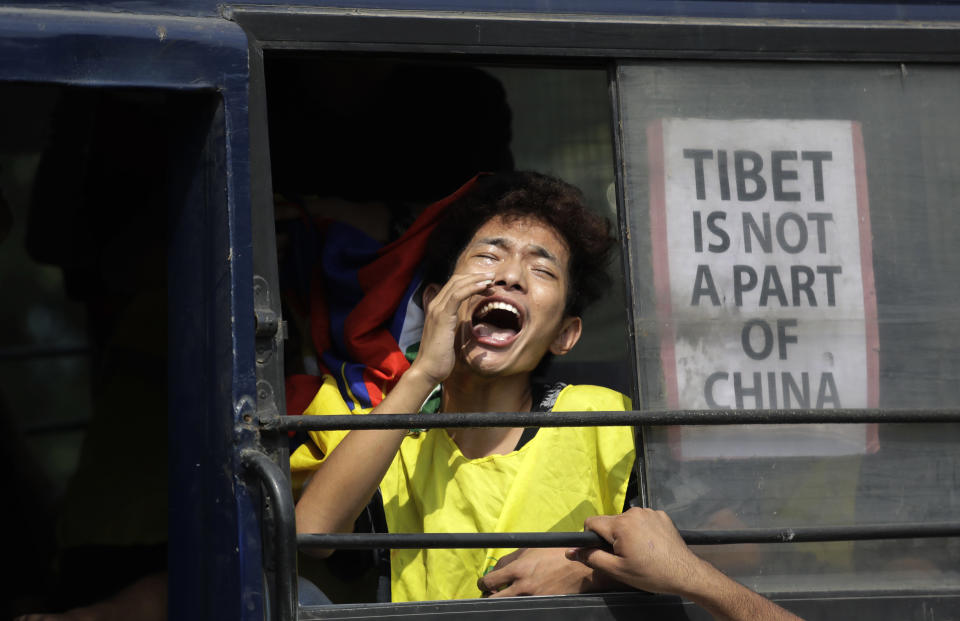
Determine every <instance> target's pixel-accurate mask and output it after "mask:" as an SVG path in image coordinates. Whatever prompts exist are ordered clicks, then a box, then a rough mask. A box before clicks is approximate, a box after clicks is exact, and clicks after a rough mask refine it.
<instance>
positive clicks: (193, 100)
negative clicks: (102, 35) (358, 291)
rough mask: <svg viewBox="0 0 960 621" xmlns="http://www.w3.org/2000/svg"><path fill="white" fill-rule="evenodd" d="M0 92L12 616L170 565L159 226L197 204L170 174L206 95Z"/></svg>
mask: <svg viewBox="0 0 960 621" xmlns="http://www.w3.org/2000/svg"><path fill="white" fill-rule="evenodd" d="M0 96H2V97H3V99H4V101H7V102H8V103H10V106H8V107H7V108H6V109H5V113H4V115H3V116H2V117H0V123H2V131H0V190H2V200H0V238H2V241H0V280H2V282H3V283H4V290H5V296H4V304H3V309H2V311H0V314H2V317H3V321H0V325H2V328H0V329H2V332H3V336H2V341H0V376H2V377H3V382H2V384H0V418H2V425H3V428H4V433H3V437H4V446H5V449H4V450H3V451H2V455H3V458H4V465H5V472H6V473H7V474H8V476H9V478H10V479H11V481H12V487H13V493H14V497H15V498H17V502H15V503H13V504H12V505H11V508H10V510H9V511H7V512H6V515H5V519H6V520H7V521H6V522H5V524H6V525H7V526H8V528H9V529H11V530H10V531H9V532H14V533H16V536H14V537H12V538H11V541H10V546H11V551H10V558H11V560H13V561H15V564H16V565H17V567H18V568H19V569H18V571H17V572H16V575H15V576H13V578H12V580H15V581H16V582H14V583H13V590H12V591H11V593H15V594H16V595H17V598H16V600H12V601H11V602H10V605H11V608H4V611H5V612H7V613H8V614H7V616H13V615H17V614H24V613H33V612H38V611H56V610H65V609H70V608H74V607H77V606H84V605H89V604H91V603H94V602H98V601H102V600H103V599H105V598H107V597H109V596H112V595H114V594H115V593H116V592H118V591H119V590H120V589H122V588H124V587H127V586H129V585H130V584H132V583H134V582H136V581H137V580H139V579H140V578H142V577H145V576H148V575H151V574H153V575H160V574H162V572H164V571H165V570H166V566H167V565H166V562H167V561H166V559H167V540H168V538H167V515H168V509H169V507H168V494H167V492H168V481H167V465H168V459H167V447H168V442H167V424H168V417H167V403H168V399H167V389H168V382H167V335H168V331H167V319H168V309H167V299H168V298H167V293H168V278H167V276H168V275H167V258H168V249H167V223H168V220H169V219H171V218H172V217H176V216H171V213H170V212H171V211H172V210H174V209H183V210H184V212H185V213H187V212H189V213H190V216H189V217H196V213H198V212H199V211H200V210H199V209H196V210H193V211H191V208H193V207H197V205H194V204H191V203H190V202H189V201H188V200H186V199H185V198H184V196H183V192H185V189H184V184H182V183H181V181H182V178H183V176H182V174H181V173H184V171H186V173H185V174H188V175H192V174H194V173H195V171H196V168H195V167H196V166H197V159H198V158H196V157H195V156H196V154H197V153H196V149H193V150H191V149H185V148H181V147H183V145H184V143H185V142H187V140H186V139H185V138H184V137H185V136H187V135H188V134H190V140H191V141H192V142H191V143H190V144H191V145H192V146H194V147H195V146H196V143H199V142H200V141H201V140H202V136H203V134H202V132H199V134H200V135H199V136H195V135H193V134H192V132H194V131H195V130H196V129H197V128H198V127H201V126H203V127H205V125H204V122H205V121H206V122H209V118H208V116H205V115H208V114H209V112H210V111H211V110H212V109H213V108H214V106H215V103H216V100H215V97H213V96H211V95H210V94H206V93H205V94H197V93H171V92H166V91H161V90H149V91H148V90H137V89H123V90H120V89H95V88H73V87H51V86H33V85H13V84H5V85H3V86H2V87H0ZM174 286H175V283H174ZM5 603H6V602H5Z"/></svg>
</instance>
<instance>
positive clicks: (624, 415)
mask: <svg viewBox="0 0 960 621" xmlns="http://www.w3.org/2000/svg"><path fill="white" fill-rule="evenodd" d="M957 422H960V410H876V409H869V410H864V409H842V410H841V409H837V410H649V411H642V412H641V411H636V410H634V411H630V412H562V413H551V412H503V413H499V412H497V413H490V412H481V413H462V414H366V415H361V416H358V415H352V414H346V415H331V416H280V417H276V418H270V419H266V420H261V421H260V426H261V428H262V429H264V430H271V431H322V430H330V429H429V428H454V427H602V426H614V425H631V426H636V425H773V424H788V423H789V424H819V423H844V424H849V423H957Z"/></svg>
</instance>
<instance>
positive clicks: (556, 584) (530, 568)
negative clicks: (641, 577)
mask: <svg viewBox="0 0 960 621" xmlns="http://www.w3.org/2000/svg"><path fill="white" fill-rule="evenodd" d="M613 586H614V583H613V581H611V580H609V579H608V578H606V577H603V576H600V575H599V574H598V573H597V572H595V571H594V570H593V569H591V568H589V567H587V566H586V565H584V564H582V563H577V562H575V561H571V560H569V559H567V558H566V557H565V556H564V549H563V548H520V549H519V550H517V551H515V552H511V553H510V554H507V555H506V556H504V557H503V558H501V559H500V560H499V561H498V562H497V564H496V566H494V568H493V571H491V572H489V573H488V574H487V575H485V576H483V577H482V578H480V579H479V580H477V588H479V589H480V592H481V593H483V595H484V597H511V596H514V595H562V594H564V593H588V592H591V591H599V590H604V589H606V588H612V587H613Z"/></svg>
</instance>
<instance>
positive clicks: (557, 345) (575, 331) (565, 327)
mask: <svg viewBox="0 0 960 621" xmlns="http://www.w3.org/2000/svg"><path fill="white" fill-rule="evenodd" d="M582 332H583V321H582V320H581V319H580V318H579V317H569V316H568V317H564V318H563V322H562V323H561V324H560V331H559V332H558V333H557V336H556V338H554V339H553V343H551V344H550V353H551V354H554V355H555V356H562V355H564V354H566V353H567V352H568V351H570V350H571V349H573V346H574V345H576V344H577V341H579V340H580V334H581V333H582Z"/></svg>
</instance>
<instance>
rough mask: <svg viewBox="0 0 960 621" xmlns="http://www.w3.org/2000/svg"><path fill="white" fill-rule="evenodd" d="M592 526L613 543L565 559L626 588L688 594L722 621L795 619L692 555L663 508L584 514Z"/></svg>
mask: <svg viewBox="0 0 960 621" xmlns="http://www.w3.org/2000/svg"><path fill="white" fill-rule="evenodd" d="M584 528H586V529H588V530H592V531H594V532H595V533H597V534H598V535H600V536H601V537H603V538H604V539H605V540H606V541H608V542H609V543H610V544H612V546H613V552H612V553H610V552H606V551H604V550H600V549H597V548H577V549H574V550H567V557H568V558H570V559H574V560H579V561H581V562H582V563H584V564H586V565H588V566H590V567H593V568H594V569H598V570H600V571H602V572H604V573H606V574H609V575H610V576H612V577H613V578H614V579H616V580H618V581H620V582H623V583H625V584H629V585H630V586H633V587H636V588H638V589H643V590H645V591H652V592H654V593H670V594H674V595H681V596H683V597H686V598H688V599H690V600H692V601H693V602H695V603H696V604H699V605H700V606H702V607H703V608H705V609H706V610H707V611H708V612H709V613H710V614H712V615H713V616H714V618H715V619H719V620H722V621H798V620H799V619H800V618H799V617H797V616H796V615H794V614H793V613H791V612H789V611H787V610H784V609H783V608H781V607H780V606H777V605H776V604H774V603H773V602H771V601H770V600H768V599H766V598H764V597H763V596H762V595H759V594H757V593H754V592H753V591H751V590H750V589H748V588H747V587H745V586H743V585H742V584H740V583H738V582H735V581H733V580H731V579H730V578H728V577H727V576H725V575H724V574H723V573H721V572H720V571H719V570H718V569H717V568H715V567H714V566H713V565H711V564H710V563H708V562H706V561H705V560H703V559H701V558H700V557H698V556H697V555H695V554H694V553H693V552H692V551H691V550H690V548H688V547H687V544H686V543H685V542H684V541H683V538H682V537H681V536H680V533H679V532H677V529H676V527H675V526H674V525H673V520H671V519H670V517H669V516H668V515H667V514H666V513H664V512H663V511H654V510H653V509H639V508H634V509H630V510H629V511H627V512H626V513H624V514H622V515H615V516H598V517H592V518H587V520H586V522H584Z"/></svg>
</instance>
